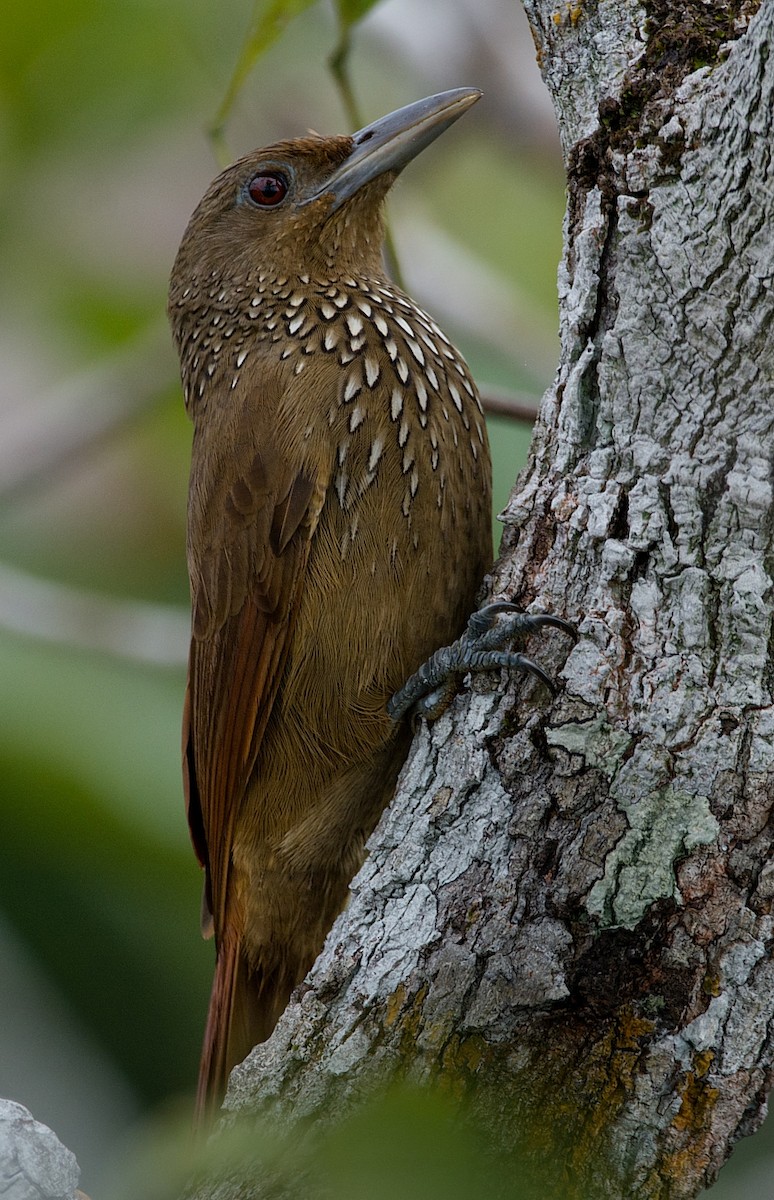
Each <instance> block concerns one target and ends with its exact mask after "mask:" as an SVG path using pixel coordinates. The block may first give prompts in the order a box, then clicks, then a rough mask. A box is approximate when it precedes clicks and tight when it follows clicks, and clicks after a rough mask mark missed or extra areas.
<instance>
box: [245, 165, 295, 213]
mask: <svg viewBox="0 0 774 1200" xmlns="http://www.w3.org/2000/svg"><path fill="white" fill-rule="evenodd" d="M247 192H248V195H249V197H250V199H251V200H252V201H253V203H254V204H257V205H259V207H260V208H276V207H277V205H278V204H281V203H282V201H283V200H284V199H285V197H286V196H287V194H288V181H287V179H286V178H285V176H284V175H283V174H282V173H281V172H280V171H262V172H261V174H260V175H254V176H253V178H252V179H251V180H250V182H249V183H248V185H247Z"/></svg>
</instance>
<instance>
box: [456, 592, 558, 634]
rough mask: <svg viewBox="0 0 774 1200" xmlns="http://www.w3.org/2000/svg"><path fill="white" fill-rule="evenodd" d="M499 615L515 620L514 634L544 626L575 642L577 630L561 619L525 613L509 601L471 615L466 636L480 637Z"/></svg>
mask: <svg viewBox="0 0 774 1200" xmlns="http://www.w3.org/2000/svg"><path fill="white" fill-rule="evenodd" d="M501 613H512V614H513V615H514V616H515V617H516V618H517V625H518V627H519V628H517V629H515V630H514V633H519V632H523V633H530V632H532V631H533V630H536V629H541V628H542V627H543V626H544V625H549V626H551V627H552V628H554V629H560V630H561V631H562V633H566V634H568V636H569V637H571V638H572V639H573V640H574V641H577V638H578V631H577V629H576V628H575V626H574V625H571V624H570V622H569V621H565V620H564V618H563V617H555V616H553V614H552V613H525V612H522V610H521V609H520V608H519V606H518V605H517V604H513V603H512V602H511V601H510V600H495V601H493V602H492V603H491V604H485V605H484V607H483V608H479V609H478V610H477V611H476V612H474V613H472V614H471V616H470V618H469V619H468V629H467V633H468V636H469V637H471V638H474V639H475V638H479V637H482V636H483V634H485V633H486V632H487V631H488V630H489V629H491V628H492V627H493V625H494V623H495V617H497V616H499V615H500V614H501Z"/></svg>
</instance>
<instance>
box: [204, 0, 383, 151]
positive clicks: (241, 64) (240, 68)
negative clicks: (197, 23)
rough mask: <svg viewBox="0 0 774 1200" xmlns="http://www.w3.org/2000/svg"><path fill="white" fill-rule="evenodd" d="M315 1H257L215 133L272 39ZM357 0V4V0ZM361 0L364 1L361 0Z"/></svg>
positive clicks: (218, 130) (216, 121)
mask: <svg viewBox="0 0 774 1200" xmlns="http://www.w3.org/2000/svg"><path fill="white" fill-rule="evenodd" d="M314 2H315V0H255V5H254V7H253V17H252V21H251V23H250V31H249V33H248V35H247V38H246V39H245V42H244V44H243V46H242V51H241V53H240V55H239V59H238V60H237V64H236V66H235V68H234V73H233V75H232V76H231V80H230V81H229V85H228V88H227V89H226V94H225V96H224V98H223V102H222V104H221V106H220V108H219V109H218V111H217V113H216V115H215V120H214V122H213V134H214V135H217V134H219V133H220V130H221V129H222V128H223V125H224V124H225V122H226V119H227V118H228V115H229V113H230V112H231V109H232V107H233V104H234V101H235V100H236V98H237V96H238V95H239V91H240V89H241V87H242V84H243V83H244V81H245V79H246V78H247V76H248V75H249V74H250V72H251V71H252V69H253V67H254V66H255V64H256V62H257V61H258V59H259V58H260V57H261V55H262V54H265V53H266V51H267V50H268V48H269V46H271V44H272V43H273V42H276V40H277V38H278V37H279V36H280V34H281V33H282V32H283V31H284V29H285V27H286V26H287V25H289V24H290V22H291V21H292V20H293V18H294V17H297V16H299V15H300V14H301V13H302V12H304V11H305V10H306V9H307V8H311V6H312V4H314ZM347 2H348V3H352V0H347ZM355 2H356V3H357V0H355ZM360 2H361V4H362V0H360Z"/></svg>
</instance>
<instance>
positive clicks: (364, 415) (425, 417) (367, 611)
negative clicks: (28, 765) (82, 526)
mask: <svg viewBox="0 0 774 1200" xmlns="http://www.w3.org/2000/svg"><path fill="white" fill-rule="evenodd" d="M477 97H478V93H476V92H472V91H468V90H463V89H461V90H459V91H457V92H448V93H444V94H443V95H442V96H436V97H431V98H430V99H429V100H426V101H420V102H419V103H418V104H416V105H410V106H409V107H408V108H406V109H402V110H400V111H399V112H398V113H394V114H392V115H391V116H389V117H386V118H383V119H382V121H379V122H376V123H375V124H374V125H372V126H370V127H368V128H367V129H365V130H362V131H361V132H360V133H359V134H356V135H355V136H354V138H350V137H331V138H321V137H307V138H302V139H299V140H297V141H287V142H280V143H278V144H276V145H274V146H270V147H268V148H267V149H265V150H260V151H256V152H255V153H253V154H250V155H248V156H246V157H245V158H242V159H240V160H239V161H238V162H236V163H235V164H234V165H233V166H231V167H229V168H228V169H227V170H226V171H224V172H223V173H222V174H221V175H220V176H218V178H217V179H216V180H215V181H214V183H213V184H212V185H211V187H210V188H209V190H208V191H207V193H206V195H205V196H204V199H203V200H202V201H201V203H200V204H199V206H198V208H197V209H196V211H195V213H194V215H193V217H192V218H191V221H190V224H189V226H188V229H187V230H186V233H185V236H184V237H183V241H182V244H181V246H180V250H179V252H178V256H177V259H176V262H175V266H174V270H173V273H172V282H171V286H170V297H169V313H170V318H171V322H172V327H173V331H174V336H175V341H176V343H177V347H178V350H179V354H180V361H181V368H182V378H183V384H184V389H185V396H186V404H187V407H188V411H189V413H190V415H191V417H192V419H193V422H194V439H193V456H192V465H191V483H190V496H189V509H188V565H189V572H190V577H191V596H192V609H193V617H192V638H191V649H190V662H189V683H188V692H187V697H186V706H185V722H184V760H185V775H186V782H187V797H188V816H189V823H190V828H191V834H192V838H193V842H194V846H195V848H196V851H197V854H198V856H199V859H200V861H201V863H202V865H203V866H204V868H205V871H206V884H205V898H204V925H205V930H209V929H212V930H213V931H214V934H215V943H216V949H217V964H216V970H215V979H214V983H213V990H212V998H211V1002H210V1011H209V1016H208V1021H207V1030H206V1034H205V1044H204V1051H203V1056H202V1066H201V1073H200V1080H199V1096H198V1105H199V1111H200V1114H205V1113H207V1112H209V1111H211V1110H212V1108H213V1107H214V1106H215V1104H216V1103H218V1102H219V1100H220V1098H221V1097H222V1093H223V1089H224V1087H225V1081H226V1078H227V1075H228V1071H229V1070H230V1068H231V1067H232V1066H233V1065H234V1063H236V1062H238V1061H240V1060H241V1059H242V1058H243V1057H244V1056H245V1055H246V1054H247V1052H248V1051H249V1050H250V1049H251V1047H252V1046H253V1045H255V1044H256V1042H258V1041H261V1040H263V1039H264V1038H266V1037H268V1035H269V1033H270V1032H271V1030H272V1028H273V1027H274V1024H275V1023H276V1021H277V1018H278V1017H279V1015H280V1013H281V1012H282V1010H283V1008H284V1007H285V1005H286V1004H287V1001H288V998H289V996H290V993H291V991H292V989H293V988H294V987H295V986H296V984H298V983H299V982H300V980H301V979H302V978H303V976H304V975H305V974H306V972H307V971H308V969H309V967H310V966H311V964H312V962H313V961H314V959H315V957H316V956H317V954H318V953H319V951H320V949H321V947H322V943H323V941H324V939H325V935H326V933H327V932H328V930H329V928H330V926H331V924H332V922H333V920H334V918H335V916H336V914H337V913H338V912H339V911H340V909H341V907H342V905H343V904H344V902H345V899H346V894H347V885H348V883H349V881H350V879H351V878H352V875H353V874H354V872H355V871H356V870H357V868H358V866H359V865H360V863H361V862H362V858H363V852H364V844H365V841H366V839H367V837H368V836H369V834H370V833H371V831H372V829H373V827H374V825H375V823H376V821H377V819H378V817H379V815H380V813H381V811H382V809H383V808H384V805H385V804H386V803H387V802H388V800H389V799H390V797H391V795H392V792H393V790H394V786H395V781H396V778H397V775H398V771H399V770H400V767H401V765H402V763H403V761H404V759H405V756H406V753H407V749H408V744H409V730H408V728H407V724H406V722H405V721H404V722H401V723H397V724H396V723H394V722H393V721H391V719H390V718H389V716H388V715H387V711H386V704H387V701H388V700H389V698H390V696H391V695H392V694H393V693H394V692H395V691H396V690H397V689H398V688H399V687H400V686H401V685H402V684H403V683H404V682H405V680H406V679H407V677H408V676H409V675H410V674H411V673H412V672H413V671H415V670H416V669H417V667H418V666H419V665H420V664H421V663H422V662H423V660H424V659H426V658H427V657H428V655H430V654H431V652H432V651H433V650H435V649H436V648H437V647H438V646H440V645H442V644H444V643H446V642H449V641H451V640H452V639H454V638H455V637H456V636H457V635H458V634H459V633H460V632H461V630H462V628H463V626H464V624H465V619H466V617H467V615H468V613H469V612H470V610H471V608H472V606H473V602H474V597H475V593H476V590H477V588H478V586H479V584H480V582H481V579H482V576H483V574H484V571H485V570H486V568H487V566H488V564H489V562H490V559H491V534H490V479H489V476H490V467H489V451H488V447H487V439H486V432H485V429H484V419H483V415H482V411H481V405H480V402H479V399H478V395H477V393H476V389H475V387H474V385H473V383H472V381H471V379H470V376H469V374H468V370H467V367H466V366H465V363H464V362H463V360H462V359H461V357H460V355H459V354H458V353H457V351H456V350H455V349H454V348H453V347H452V346H451V345H450V343H449V341H448V339H447V338H446V337H445V336H444V334H443V333H442V332H441V330H440V329H439V328H438V326H437V325H436V324H435V323H434V322H433V320H432V319H431V318H430V317H429V316H427V315H426V314H425V313H424V312H422V310H421V309H420V308H418V307H417V305H415V304H414V302H413V301H412V300H410V299H409V298H408V297H407V296H405V295H404V294H403V293H402V292H401V291H400V289H399V288H397V287H396V286H395V284H393V283H392V282H390V280H389V279H388V278H387V276H386V275H385V273H384V270H383V267H382V261H381V246H382V238H383V226H382V212H381V210H382V202H383V199H384V196H385V194H386V192H387V190H388V189H389V187H390V185H391V183H392V182H393V180H394V179H395V177H396V175H397V173H398V172H399V171H400V170H401V168H402V167H403V166H404V165H405V163H406V162H408V161H409V160H410V159H411V158H412V157H413V156H414V155H415V154H416V153H418V152H419V150H421V149H422V148H423V146H424V145H427V144H428V142H429V141H431V140H432V139H433V138H434V137H436V136H437V135H438V134H439V133H440V132H441V131H442V130H443V129H445V128H446V127H447V126H448V125H449V124H451V122H452V121H453V120H456V118H457V117H458V116H460V115H461V114H462V112H464V111H465V110H466V109H467V108H468V107H469V106H470V104H471V103H472V102H473V101H474V100H475V99H477Z"/></svg>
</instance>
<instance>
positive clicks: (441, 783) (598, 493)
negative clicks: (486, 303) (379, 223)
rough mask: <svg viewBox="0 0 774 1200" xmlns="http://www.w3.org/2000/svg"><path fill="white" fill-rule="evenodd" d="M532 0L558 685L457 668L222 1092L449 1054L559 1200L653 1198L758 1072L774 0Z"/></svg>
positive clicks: (507, 551) (771, 418) (749, 1096)
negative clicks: (566, 622) (556, 189)
mask: <svg viewBox="0 0 774 1200" xmlns="http://www.w3.org/2000/svg"><path fill="white" fill-rule="evenodd" d="M525 7H526V8H527V12H528V15H529V17H530V21H531V23H532V26H533V30H534V32H535V39H536V43H537V46H538V54H539V59H540V60H541V63H542V67H543V71H544V75H545V78H546V82H547V84H548V86H549V88H550V89H551V91H552V94H553V97H554V100H555V103H556V107H557V113H558V117H559V121H560V125H561V131H562V142H563V147H564V153H565V156H566V161H567V168H568V178H569V183H570V188H569V205H568V215H567V223H566V230H565V234H566V236H565V254H564V260H563V263H562V266H561V270H560V294H561V330H562V356H561V362H560V366H559V369H558V373H557V378H556V381H555V383H554V385H553V387H552V388H551V389H550V390H549V391H548V393H547V394H546V396H545V398H544V401H543V405H542V410H541V413H540V417H539V420H538V425H537V427H536V432H535V438H534V442H533V448H532V453H531V458H530V461H529V464H528V466H527V468H526V470H525V471H524V473H523V474H522V476H521V478H520V480H519V481H518V485H517V487H516V489H515V491H514V493H513V495H512V498H511V501H510V503H509V505H508V508H507V510H506V512H505V514H504V521H505V525H506V534H505V540H504V549H503V557H502V559H501V561H500V563H499V564H498V567H497V569H496V571H495V573H494V576H493V578H492V580H491V593H492V595H494V596H497V597H508V598H513V599H515V600H516V601H517V602H519V603H521V604H523V605H524V607H525V608H529V609H532V610H545V611H549V612H555V613H558V614H560V615H562V616H566V617H568V618H569V619H570V620H574V621H576V622H577V624H578V626H579V629H580V634H581V636H580V639H579V641H578V644H577V645H576V646H575V647H574V649H572V652H571V653H570V654H569V657H567V658H566V655H567V642H566V639H563V638H562V636H561V634H558V633H551V634H550V635H544V636H543V637H542V638H541V639H539V641H536V642H535V643H534V644H533V645H532V646H531V647H530V653H531V654H532V655H533V656H534V657H538V658H539V659H540V661H541V662H542V663H543V664H544V665H545V666H546V667H548V668H549V669H553V670H554V671H555V672H556V673H557V674H558V676H559V677H560V678H561V680H562V681H563V687H562V691H561V693H560V695H559V697H558V698H557V699H556V701H554V702H553V703H551V704H549V700H548V696H547V694H546V692H545V690H544V689H541V688H540V686H539V685H538V684H536V683H535V682H534V681H531V680H525V679H523V678H516V679H512V680H505V679H503V680H502V681H501V690H500V692H499V694H494V693H492V692H488V693H487V692H485V691H483V690H481V685H480V684H475V685H473V687H472V688H471V689H469V690H468V692H467V693H466V694H465V695H464V696H462V697H460V698H458V700H457V701H456V702H455V704H454V706H453V707H452V709H451V710H450V711H449V712H448V713H447V714H446V715H445V716H444V717H443V718H442V719H441V720H439V721H438V722H437V723H436V724H435V725H434V726H432V727H431V728H427V727H423V728H422V729H421V730H420V731H419V733H418V735H417V737H416V740H415V743H414V747H413V750H412V753H411V756H410V759H409V761H408V763H407V766H406V769H405V771H404V773H403V776H402V781H401V785H400V787H399V791H398V795H397V796H396V799H395V801H394V802H393V804H392V806H391V808H390V809H389V810H388V812H387V813H386V814H385V816H384V819H383V820H382V822H381V824H380V826H379V828H378V830H377V831H376V833H375V835H374V837H373V839H372V841H371V844H370V857H369V859H368V861H367V863H366V865H365V866H364V868H363V870H362V871H361V872H360V874H359V876H358V877H357V879H356V880H355V882H354V884H353V894H352V900H351V902H350V904H349V907H348V909H347V911H346V912H345V913H344V914H343V915H342V916H341V917H340V919H339V920H338V922H337V924H336V926H335V927H334V930H333V931H332V933H331V936H330V937H329V939H328V942H327V944H326V947H325V950H324V952H323V954H322V956H321V958H320V959H319V960H318V962H317V964H316V965H315V967H314V968H313V970H312V972H311V974H310V976H309V977H308V979H307V981H306V983H305V984H304V986H303V987H302V988H301V989H300V990H299V992H298V993H297V994H296V996H295V998H294V1000H293V1001H292V1002H291V1005H290V1007H289V1008H288V1010H287V1012H286V1013H285V1015H284V1016H283V1018H282V1020H281V1021H280V1024H279V1026H278V1028H277V1030H276V1031H275V1033H274V1035H273V1037H272V1038H271V1039H270V1041H269V1042H268V1043H266V1044H265V1045H263V1046H260V1047H258V1048H256V1050H255V1051H253V1053H252V1054H251V1055H250V1057H249V1059H248V1060H247V1062H246V1063H245V1064H243V1065H242V1066H241V1067H239V1068H237V1069H236V1071H235V1072H234V1073H233V1075H232V1080H231V1086H230V1089H229V1093H228V1097H227V1108H228V1109H229V1110H230V1111H231V1113H233V1114H239V1113H242V1114H245V1113H251V1114H255V1113H258V1114H262V1115H266V1114H268V1115H271V1116H272V1117H274V1118H279V1119H280V1120H281V1121H284V1122H285V1123H293V1122H296V1121H298V1120H299V1119H300V1118H301V1117H311V1118H313V1119H315V1120H317V1121H323V1120H326V1119H330V1113H331V1112H336V1113H337V1114H339V1113H341V1112H344V1111H346V1110H347V1108H348V1107H349V1106H351V1105H354V1104H357V1103H358V1102H359V1101H360V1100H361V1099H362V1097H363V1096H364V1095H365V1094H367V1093H368V1092H369V1091H370V1090H372V1089H374V1088H377V1087H378V1086H380V1085H381V1084H382V1083H383V1082H384V1080H385V1079H394V1078H396V1077H399V1078H406V1077H408V1078H409V1079H415V1080H433V1079H437V1078H438V1077H439V1076H443V1077H444V1079H445V1081H446V1083H447V1084H450V1085H451V1087H452V1088H453V1090H454V1092H455V1094H459V1095H463V1096H465V1097H466V1099H467V1100H468V1101H469V1102H470V1105H471V1107H472V1108H473V1110H474V1111H476V1110H478V1111H480V1112H482V1113H484V1114H485V1115H486V1119H487V1121H488V1123H489V1126H490V1128H491V1130H492V1134H493V1137H495V1138H496V1139H497V1140H498V1141H499V1142H500V1143H501V1144H504V1145H519V1144H520V1145H522V1146H523V1147H524V1148H525V1150H526V1152H533V1153H535V1152H536V1150H535V1148H536V1146H538V1147H539V1158H540V1162H541V1164H542V1167H541V1169H542V1170H543V1171H544V1175H545V1180H546V1194H549V1193H550V1189H551V1172H552V1171H554V1170H555V1172H556V1174H557V1177H564V1178H563V1187H562V1194H563V1195H564V1196H566V1197H572V1196H575V1195H580V1196H586V1197H588V1196H591V1195H593V1196H597V1195H599V1196H607V1197H618V1198H620V1197H624V1196H625V1197H627V1200H637V1198H639V1197H659V1198H664V1200H666V1198H670V1200H672V1198H677V1197H680V1198H683V1197H692V1196H695V1195H696V1194H697V1192H698V1191H699V1190H700V1188H701V1186H702V1185H703V1184H705V1183H708V1182H710V1181H711V1180H712V1178H713V1177H714V1176H715V1174H716V1172H717V1171H718V1169H719V1168H720V1166H721V1165H722V1163H723V1161H724V1160H725V1158H726V1157H727V1155H728V1154H729V1152H730V1149H731V1147H732V1145H733V1143H734V1141H735V1140H736V1139H738V1138H739V1137H741V1136H742V1135H744V1134H746V1133H749V1132H751V1131H752V1130H753V1129H755V1128H756V1126H757V1125H758V1124H759V1122H760V1120H761V1119H762V1115H763V1112H764V1108H765V1096H766V1092H767V1090H768V1087H769V1084H770V1080H771V1071H772V1036H771V1031H772V1017H773V1016H774V964H773V963H772V962H771V959H770V949H771V945H772V919H771V904H772V898H773V897H774V867H772V865H771V857H772V855H771V848H772V837H773V836H774V823H773V822H772V804H773V802H774V788H773V786H772V784H773V782H774V706H773V705H772V694H771V687H772V679H773V676H772V660H771V651H770V638H771V632H772V627H771V599H772V589H771V571H772V565H773V564H774V557H773V553H774V537H773V527H772V450H771V447H772V432H773V431H772V425H774V408H773V407H772V402H771V387H772V374H773V372H774V332H773V331H774V321H773V319H772V318H773V317H774V312H773V309H774V302H773V301H772V293H771V282H772V274H773V273H774V247H773V244H772V235H771V212H772V196H773V195H774V192H773V191H772V183H773V182H774V180H773V173H774V172H773V168H772V162H771V138H770V131H771V128H772V109H773V108H774V61H772V57H771V54H770V51H771V47H772V44H773V42H774V3H772V2H771V0H767V2H766V3H764V4H763V6H762V7H761V8H760V9H759V10H758V11H757V13H755V11H754V10H755V7H756V6H755V5H754V4H752V5H744V4H741V3H738V4H722V5H721V4H714V3H712V2H711V0H710V2H703V3H698V2H697V3H693V2H692V0H688V2H687V3H686V2H683V3H681V4H679V5H677V4H675V5H673V6H671V7H672V8H673V10H674V12H673V13H672V12H670V5H668V4H665V3H663V0H659V2H658V3H656V2H655V0H654V2H653V3H651V4H650V5H648V6H645V7H641V6H639V5H637V4H635V3H632V2H631V0H607V2H606V0H598V3H596V4H592V3H589V4H582V3H578V5H577V6H575V5H572V4H563V5H561V6H559V7H557V6H556V5H555V4H554V3H544V0H526V3H525ZM697 63H699V64H702V65H700V66H699V68H698V69H695V68H696V66H697ZM515 236H516V235H515ZM565 658H566V661H565ZM216 1194H217V1195H218V1196H229V1195H231V1194H232V1193H231V1192H230V1190H229V1187H228V1186H225V1187H224V1186H223V1185H222V1183H221V1185H212V1187H210V1186H209V1185H206V1184H202V1185H200V1187H199V1190H198V1191H197V1192H196V1195H197V1197H199V1198H203V1197H211V1196H215V1195H216ZM233 1194H237V1192H236V1191H235V1192H234V1193H233Z"/></svg>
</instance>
